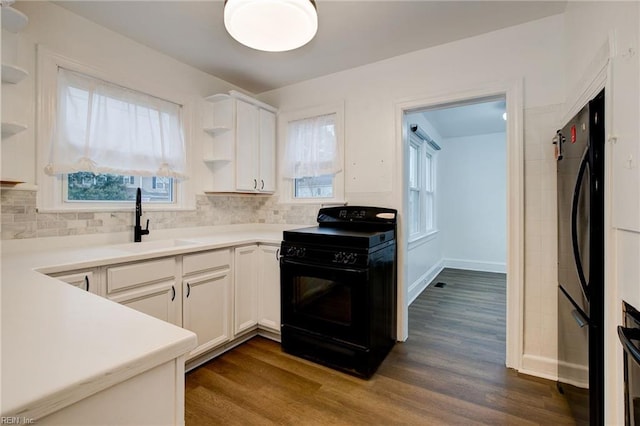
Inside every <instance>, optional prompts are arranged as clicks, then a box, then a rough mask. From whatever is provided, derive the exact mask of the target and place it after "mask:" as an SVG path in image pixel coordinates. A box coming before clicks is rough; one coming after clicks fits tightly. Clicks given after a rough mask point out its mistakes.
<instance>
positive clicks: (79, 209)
mask: <svg viewBox="0 0 640 426" xmlns="http://www.w3.org/2000/svg"><path fill="white" fill-rule="evenodd" d="M135 207H136V206H135V203H131V205H130V206H113V207H107V206H101V207H100V206H98V207H89V206H77V207H72V208H68V207H64V208H62V207H52V208H38V209H37V211H38V213H105V212H109V213H120V212H129V213H131V212H134V211H135ZM195 210H196V208H195V206H151V205H149V204H145V203H144V202H143V203H142V211H143V213H144V212H175V211H195Z"/></svg>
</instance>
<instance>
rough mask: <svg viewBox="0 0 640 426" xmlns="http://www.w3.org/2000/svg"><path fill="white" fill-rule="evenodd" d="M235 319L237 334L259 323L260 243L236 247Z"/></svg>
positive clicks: (234, 326)
mask: <svg viewBox="0 0 640 426" xmlns="http://www.w3.org/2000/svg"><path fill="white" fill-rule="evenodd" d="M234 260H235V272H236V273H235V283H234V284H235V285H234V321H233V331H234V333H235V334H236V335H238V334H241V333H243V332H245V331H247V330H250V329H252V328H255V327H256V326H257V324H258V277H259V273H258V271H259V270H258V267H259V262H260V260H259V256H258V245H257V244H254V245H250V246H245V247H238V248H236V249H235V259H234Z"/></svg>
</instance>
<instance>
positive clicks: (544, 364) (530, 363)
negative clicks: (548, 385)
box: [518, 354, 558, 382]
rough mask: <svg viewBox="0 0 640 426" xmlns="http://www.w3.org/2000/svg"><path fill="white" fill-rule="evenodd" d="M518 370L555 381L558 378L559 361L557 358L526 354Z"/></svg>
mask: <svg viewBox="0 0 640 426" xmlns="http://www.w3.org/2000/svg"><path fill="white" fill-rule="evenodd" d="M518 372H519V373H522V374H527V375H529V376H535V377H541V378H543V379H548V380H553V381H554V382H555V381H556V380H558V361H556V359H555V358H547V357H542V356H538V355H528V354H524V355H523V356H522V361H521V362H520V369H519V370H518Z"/></svg>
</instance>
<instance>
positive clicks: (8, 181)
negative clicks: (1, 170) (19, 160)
mask: <svg viewBox="0 0 640 426" xmlns="http://www.w3.org/2000/svg"><path fill="white" fill-rule="evenodd" d="M21 183H25V182H24V181H22V180H18V179H14V178H10V177H2V178H0V185H3V186H15V185H19V184H21Z"/></svg>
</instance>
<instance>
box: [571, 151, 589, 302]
mask: <svg viewBox="0 0 640 426" xmlns="http://www.w3.org/2000/svg"><path fill="white" fill-rule="evenodd" d="M588 165H589V148H587V149H585V151H584V155H583V156H582V162H581V163H580V169H579V170H578V176H577V178H576V186H575V188H574V190H573V200H572V201H571V242H572V246H573V258H574V260H575V262H576V269H577V270H578V277H579V278H580V286H581V287H582V292H583V294H584V297H586V299H587V300H589V293H588V291H587V290H588V288H589V284H588V283H587V279H586V277H585V276H584V268H583V266H582V259H581V258H580V247H579V246H578V203H579V202H580V192H581V189H582V180H583V179H584V175H585V172H586V171H587V166H588Z"/></svg>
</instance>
